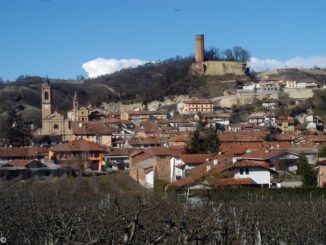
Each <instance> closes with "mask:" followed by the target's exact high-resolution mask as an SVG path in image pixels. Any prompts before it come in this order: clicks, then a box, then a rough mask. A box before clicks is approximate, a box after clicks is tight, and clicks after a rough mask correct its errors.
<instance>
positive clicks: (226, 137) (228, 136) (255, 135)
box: [219, 132, 265, 142]
mask: <svg viewBox="0 0 326 245" xmlns="http://www.w3.org/2000/svg"><path fill="white" fill-rule="evenodd" d="M264 136H265V134H264V133H263V132H224V133H220V134H219V139H220V141H221V142H262V141H264V139H263V137H264Z"/></svg>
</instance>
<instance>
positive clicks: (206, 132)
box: [186, 117, 220, 154]
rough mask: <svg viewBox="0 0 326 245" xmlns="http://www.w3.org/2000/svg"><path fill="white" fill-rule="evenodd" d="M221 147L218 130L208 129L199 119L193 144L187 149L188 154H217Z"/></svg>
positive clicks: (192, 140)
mask: <svg viewBox="0 0 326 245" xmlns="http://www.w3.org/2000/svg"><path fill="white" fill-rule="evenodd" d="M219 145H220V140H219V138H218V135H217V130H216V128H213V127H207V124H206V123H205V122H204V121H203V120H202V118H201V117H199V121H198V123H197V126H196V129H195V131H194V133H193V136H192V139H191V142H190V143H189V145H188V146H187V147H186V152H187V153H192V154H194V153H216V152H217V151H218V147H219Z"/></svg>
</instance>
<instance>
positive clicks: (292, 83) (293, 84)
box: [285, 80, 297, 88]
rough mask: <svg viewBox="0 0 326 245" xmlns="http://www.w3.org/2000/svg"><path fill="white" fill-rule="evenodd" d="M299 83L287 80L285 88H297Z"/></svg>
mask: <svg viewBox="0 0 326 245" xmlns="http://www.w3.org/2000/svg"><path fill="white" fill-rule="evenodd" d="M296 87H297V81H296V80H287V81H285V88H296Z"/></svg>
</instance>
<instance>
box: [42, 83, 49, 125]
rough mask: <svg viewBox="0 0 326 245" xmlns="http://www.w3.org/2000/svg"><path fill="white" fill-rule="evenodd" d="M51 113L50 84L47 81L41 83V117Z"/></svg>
mask: <svg viewBox="0 0 326 245" xmlns="http://www.w3.org/2000/svg"><path fill="white" fill-rule="evenodd" d="M49 115H51V86H50V83H49V81H47V82H46V83H43V84H42V119H46V118H47V117H48V116H49Z"/></svg>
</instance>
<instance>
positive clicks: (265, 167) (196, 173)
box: [173, 160, 277, 189]
mask: <svg viewBox="0 0 326 245" xmlns="http://www.w3.org/2000/svg"><path fill="white" fill-rule="evenodd" d="M276 174H277V173H276V172H275V171H274V170H272V169H271V168H270V167H269V163H267V162H261V161H258V162H256V161H250V160H240V161H237V162H233V163H232V162H231V163H218V162H212V163H206V164H203V165H201V166H199V167H196V168H194V169H191V170H190V171H189V174H188V175H187V176H186V177H184V178H181V179H179V180H177V181H175V182H174V183H173V186H175V187H176V188H183V189H207V188H218V187H221V186H250V187H270V186H271V182H272V179H273V176H274V175H276Z"/></svg>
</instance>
